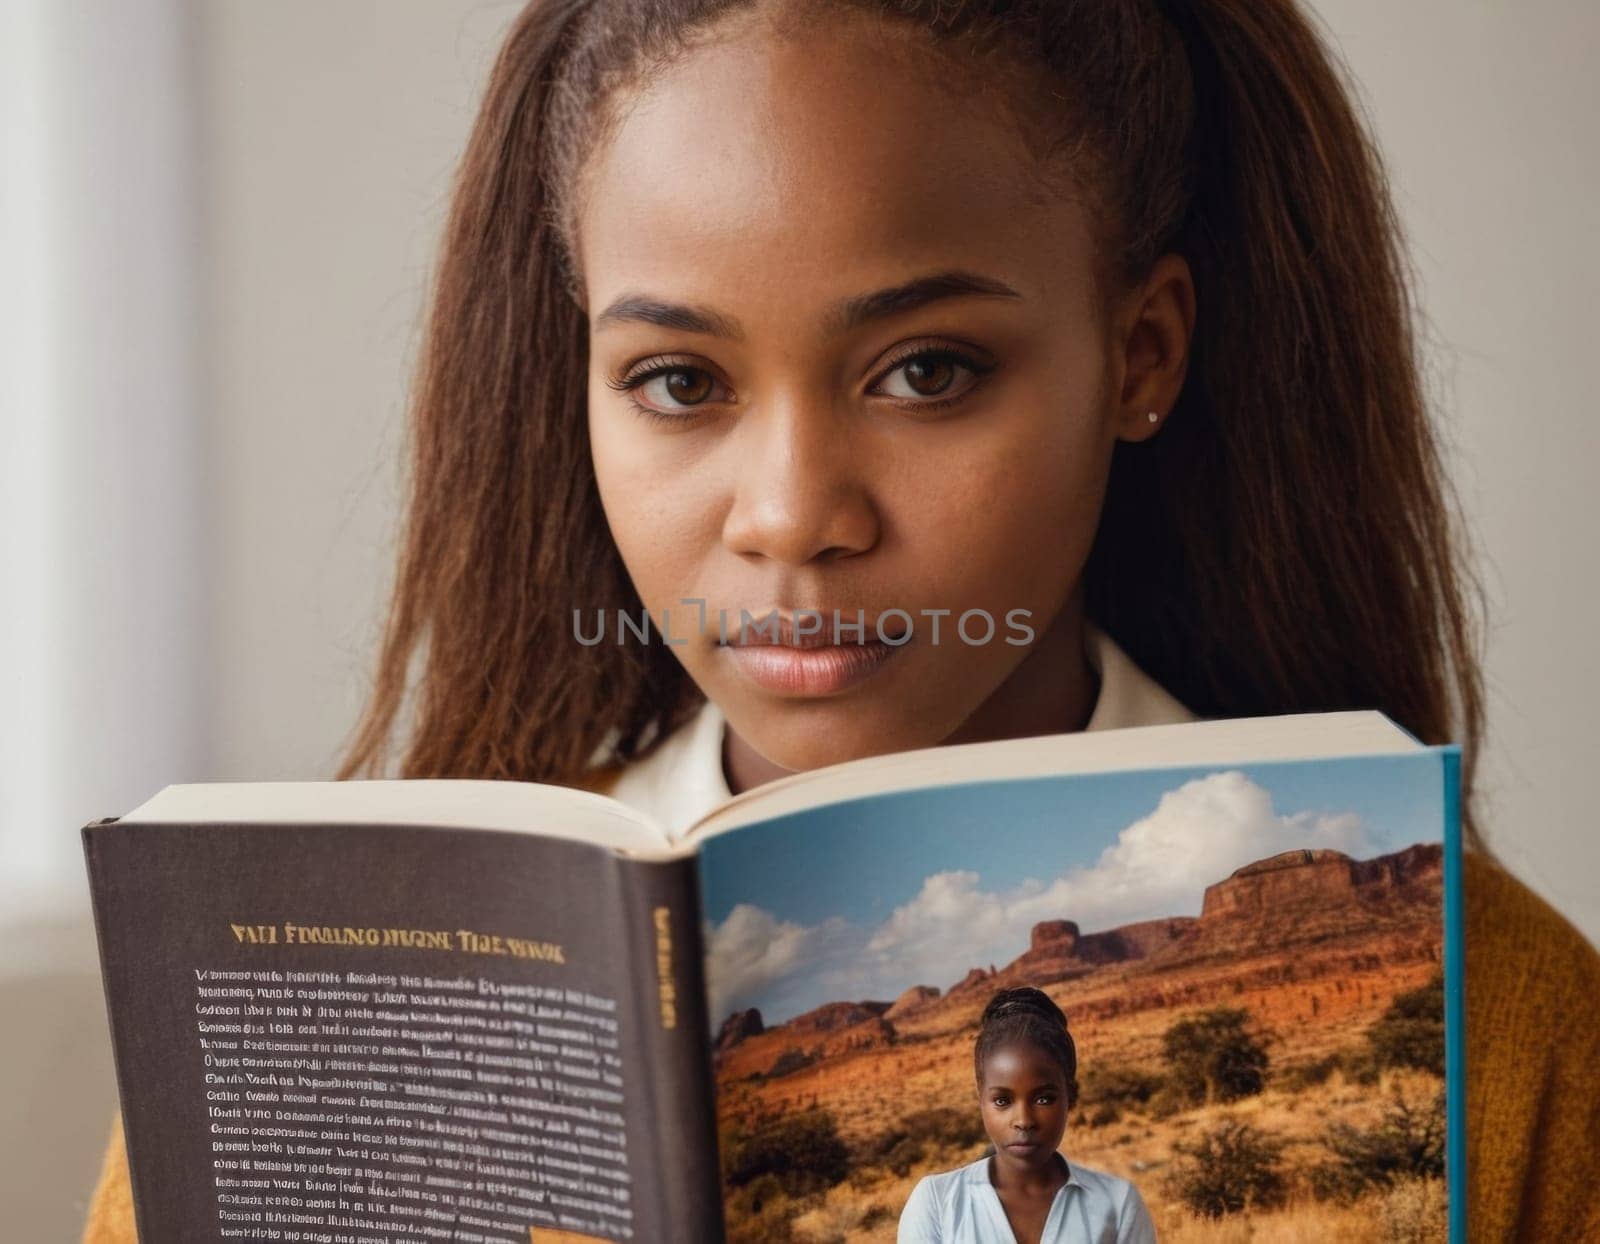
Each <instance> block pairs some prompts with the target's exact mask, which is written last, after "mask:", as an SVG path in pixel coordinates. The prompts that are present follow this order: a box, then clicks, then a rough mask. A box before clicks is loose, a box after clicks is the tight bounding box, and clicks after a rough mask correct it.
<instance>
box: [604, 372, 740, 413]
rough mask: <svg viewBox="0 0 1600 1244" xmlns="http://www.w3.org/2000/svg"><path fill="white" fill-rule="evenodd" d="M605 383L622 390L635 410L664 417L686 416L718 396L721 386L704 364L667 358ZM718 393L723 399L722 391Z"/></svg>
mask: <svg viewBox="0 0 1600 1244" xmlns="http://www.w3.org/2000/svg"><path fill="white" fill-rule="evenodd" d="M607 383H608V384H610V385H611V387H612V388H614V389H620V390H622V391H624V392H626V393H627V394H628V395H629V396H630V398H631V399H632V401H633V404H634V405H635V406H636V407H637V408H638V409H639V410H641V411H643V412H644V413H646V414H649V415H654V416H659V417H661V418H664V419H672V418H687V417H688V416H689V415H690V414H692V413H695V407H697V406H702V405H705V404H706V403H707V402H713V401H716V400H718V396H719V390H722V388H723V387H722V386H721V385H720V384H718V382H717V380H716V378H715V377H714V376H712V375H711V373H710V372H708V371H706V369H705V368H703V367H689V366H687V365H684V364H675V363H671V362H662V363H658V364H656V365H655V366H654V367H649V368H646V369H645V370H643V371H640V372H638V373H636V374H635V375H633V376H630V377H628V378H627V379H625V380H619V381H608V382H607ZM721 397H722V399H723V400H726V398H727V394H726V392H725V391H724V392H722V394H721Z"/></svg>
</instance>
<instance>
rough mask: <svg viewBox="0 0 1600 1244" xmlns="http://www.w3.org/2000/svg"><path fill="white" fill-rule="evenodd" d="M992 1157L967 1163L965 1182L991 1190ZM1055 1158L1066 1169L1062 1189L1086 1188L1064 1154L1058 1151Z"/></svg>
mask: <svg viewBox="0 0 1600 1244" xmlns="http://www.w3.org/2000/svg"><path fill="white" fill-rule="evenodd" d="M993 1156H994V1155H993V1154H992V1153H986V1154H984V1155H983V1156H982V1157H981V1158H979V1159H978V1160H977V1161H976V1162H971V1163H968V1165H967V1169H966V1181H967V1182H968V1183H972V1184H987V1185H988V1186H989V1187H991V1188H992V1187H994V1181H993V1180H991V1179H990V1178H989V1159H990V1158H991V1157H993ZM1056 1157H1057V1158H1059V1159H1060V1160H1061V1165H1062V1166H1064V1167H1066V1170H1067V1181H1066V1183H1064V1184H1062V1185H1061V1186H1062V1187H1064V1188H1087V1187H1088V1185H1087V1184H1085V1183H1084V1182H1083V1180H1081V1179H1079V1178H1078V1170H1077V1167H1075V1166H1073V1165H1072V1163H1071V1162H1069V1161H1067V1159H1066V1155H1065V1154H1063V1153H1061V1152H1059V1151H1058V1152H1057V1153H1056Z"/></svg>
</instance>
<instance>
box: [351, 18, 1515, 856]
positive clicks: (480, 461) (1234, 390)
mask: <svg viewBox="0 0 1600 1244" xmlns="http://www.w3.org/2000/svg"><path fill="white" fill-rule="evenodd" d="M760 2H761V0H535V2H534V3H532V4H530V5H529V6H528V7H527V9H526V10H525V11H524V12H523V13H522V14H521V16H520V17H519V18H518V20H517V21H516V23H515V24H514V26H513V27H512V29H511V31H510V34H509V35H508V37H507V39H506V42H505V45H504V47H503V48H502V50H501V52H500V55H499V58H498V60H497V62H496V64H495V67H494V70H493V73H492V75H491V77H490V81H489V85H488V90H487V94H486V96H485V98H484V102H483V106H482V110H481V112H480V113H479V115H478V118H477V121H476V124H475V125H474V127H473V131H472V136H471V140H470V142H469V144H468V147H467V151H466V155H465V158H464V160H463V162H462V165H461V168H460V171H459V174H458V178H457V182H456V187H455V193H454V200H453V206H452V211H451V214H450V219H449V225H448V228H447V232H446V236H445V240H444V245H443V250H442V255H441V258H440V261H439V265H438V271H437V277H436V286H435V290H434V294H433V305H432V314H431V320H430V327H429V331H428V335H427V338H426V343H425V348H424V353H423V356H422V360H421V365H420V371H419V376H418V382H417V385H416V390H415V403H414V407H413V412H412V436H413V451H412V456H411V477H410V484H409V507H408V512H407V517H406V524H405V531H404V536H403V539H402V542H401V551H400V557H399V565H398V571H397V578H396V582H395V585H394V592H393V598H392V604H391V609H390V614H389V618H388V623H387V627H386V630H385V634H384V638H383V643H382V650H381V653H380V656H379V659H378V667H377V677H376V685H375V687H374V689H373V693H372V696H371V699H370V702H369V704H368V707H367V710H366V712H365V714H364V716H363V718H362V720H361V721H360V723H359V724H358V726H357V729H356V732H355V734H354V737H353V741H352V744H351V746H350V749H349V753H348V756H347V758H346V760H345V762H344V765H343V767H342V769H341V771H340V776H341V777H349V776H352V775H355V774H358V773H368V774H376V773H380V772H382V771H383V769H384V764H385V757H386V755H387V753H388V752H389V751H390V749H391V747H392V745H393V736H394V735H395V733H396V729H397V726H398V725H399V723H400V722H401V721H402V719H405V720H407V721H408V723H409V725H410V727H411V729H410V735H409V738H408V740H407V741H406V744H405V750H404V757H403V761H402V763H401V766H400V771H401V773H402V774H404V775H406V776H415V777H437V776H451V777H492V778H521V779H529V780H535V781H547V782H564V783H579V784H581V783H584V782H585V781H586V780H587V777H586V775H588V774H590V773H591V772H592V765H593V763H594V762H595V760H596V759H597V758H605V759H610V760H613V761H625V760H628V759H631V758H633V757H635V756H637V755H640V754H642V753H643V752H645V751H647V750H648V749H649V748H650V747H651V746H652V745H653V743H654V742H655V741H656V740H657V739H659V738H660V737H662V736H664V735H665V734H666V733H667V732H669V731H670V730H671V729H673V728H674V727H675V726H676V725H677V724H678V723H679V722H680V721H681V720H683V719H684V718H685V717H686V716H687V715H688V714H689V713H690V712H692V711H693V709H694V708H695V707H696V705H697V704H698V703H699V700H700V696H699V692H698V691H697V690H696V688H695V687H694V685H693V683H692V682H690V681H689V679H688V678H687V676H686V675H685V674H684V672H683V670H682V667H681V666H680V665H679V664H678V662H677V661H676V659H675V658H674V657H673V656H672V655H671V653H670V651H669V650H668V649H667V648H666V647H665V646H664V645H661V644H656V643H652V644H648V645H646V644H638V643H628V644H603V645H599V646H595V647H584V646H581V645H579V644H577V643H576V642H574V640H573V638H572V629H571V619H572V612H571V611H572V610H574V609H582V610H584V611H585V616H592V614H591V613H590V612H589V611H591V610H595V609H603V610H605V611H606V616H615V611H616V610H619V609H621V610H624V611H626V612H627V613H628V614H630V615H631V616H634V617H639V616H641V614H642V606H641V603H640V601H639V599H638V597H637V595H636V594H635V592H634V591H633V588H632V586H631V584H630V582H629V579H628V576H627V574H626V571H625V570H624V568H623V566H622V563H621V559H620V557H619V556H618V553H617V550H616V548H615V545H614V544H613V542H612V540H611V538H610V535H609V533H608V530H607V527H606V523H605V518H604V514H603V512H602V510H601V507H600V503H599V499H598V494H597V491H596V487H595V481H594V474H593V468H592V464H591V462H590V458H589V448H588V440H587V431H586V419H585V404H586V391H585V384H586V372H587V367H588V342H587V326H586V320H585V316H584V311H583V309H582V307H581V280H579V278H578V275H577V273H576V272H575V264H574V255H575V247H574V246H573V244H572V219H573V216H572V204H573V202H574V197H575V195H576V194H577V185H578V181H579V178H580V176H581V169H582V165H583V157H584V153H585V151H586V150H588V149H589V146H590V144H592V143H593V142H594V141H596V139H597V136H598V135H599V134H600V133H602V131H603V127H604V125H605V124H606V122H607V116H608V114H607V111H606V110H607V105H608V104H609V103H611V102H612V101H614V100H615V99H616V98H618V93H619V92H622V91H626V90H628V89H629V88H630V87H631V86H633V85H636V84H638V83H639V82H640V81H642V79H643V75H645V74H647V73H650V72H652V71H654V70H655V69H658V68H659V67H660V66H662V65H664V64H666V63H669V62H670V60H671V58H672V57H673V56H675V55H680V54H682V53H683V51H684V49H686V48H688V47H689V46H691V43H692V41H693V40H694V39H696V38H697V37H702V36H704V35H705V34H706V33H708V32H710V31H711V30H712V29H713V28H714V26H715V25H716V23H717V22H718V21H719V20H720V19H721V18H723V17H724V16H726V15H728V14H731V13H734V12H736V11H742V10H745V9H749V8H752V7H754V6H755V4H758V3H760ZM835 3H836V5H838V7H840V8H854V9H865V10H870V11H873V12H876V13H878V14H880V15H883V16H887V17H889V18H891V19H894V20H896V21H898V22H900V23H903V24H906V25H907V26H908V27H920V28H922V29H923V30H924V31H925V32H926V33H927V36H928V45H929V47H930V49H932V50H936V51H938V52H940V53H942V54H944V55H945V56H947V57H949V58H950V59H951V61H952V63H953V64H957V65H959V66H960V67H962V68H963V70H965V71H967V72H968V73H976V74H977V75H979V76H980V78H981V77H982V76H983V75H985V74H987V75H988V77H989V78H990V79H991V80H992V81H994V82H996V83H1004V84H1007V89H1008V91H1009V92H1011V93H1012V94H1011V95H1009V96H1008V98H1011V102H1012V103H1013V104H1014V105H1015V109H1014V110H1015V113H1016V115H1017V116H1018V118H1019V119H1021V120H1022V121H1023V123H1024V124H1026V125H1028V126H1031V127H1037V129H1038V131H1039V132H1040V133H1041V134H1042V135H1043V136H1044V137H1045V139H1046V141H1047V143H1048V154H1051V155H1055V156H1060V157H1061V158H1063V159H1064V160H1066V161H1067V163H1068V166H1069V168H1070V170H1071V172H1072V173H1073V174H1074V177H1075V179H1076V180H1077V182H1078V183H1079V184H1080V185H1081V186H1082V187H1083V188H1084V189H1085V190H1086V191H1087V194H1088V197H1089V201H1090V202H1091V204H1092V206H1093V207H1094V209H1095V215H1096V219H1097V221H1098V223H1099V226H1100V230H1101V245H1102V251H1103V256H1102V268H1103V273H1102V278H1103V280H1104V281H1105V283H1106V285H1107V292H1110V289H1112V288H1116V287H1126V285H1127V283H1129V282H1131V281H1135V280H1137V279H1138V278H1139V276H1140V275H1141V274H1143V273H1144V272H1146V271H1148V269H1149V266H1150V265H1151V263H1152V262H1153V261H1154V260H1155V259H1156V258H1157V257H1158V256H1160V255H1161V254H1163V253H1165V252H1167V251H1170V250H1177V251H1179V252H1181V253H1182V254H1183V255H1184V256H1185V257H1186V258H1187V259H1188V261H1189V263H1190V266H1191V269H1192V271H1193V273H1194V277H1195V283H1196V289H1197V297H1198V318H1197V323H1196V329H1195V336H1194V341H1193V355H1192V358H1191V362H1190V369H1189V374H1188V378H1187V381H1186V384H1185V387H1184V390H1183V393H1182V395H1181V397H1180V399H1179V401H1178V403H1177V406H1176V408H1175V409H1174V410H1173V411H1172V413H1171V415H1170V417H1169V418H1168V419H1167V421H1166V426H1165V427H1164V428H1163V430H1162V432H1161V434H1160V435H1159V436H1156V437H1154V438H1152V439H1150V440H1149V441H1147V442H1144V443H1141V444H1132V443H1119V444H1118V446H1117V449H1116V452H1115V455H1114V458H1113V463H1112V470H1111V481H1110V489H1109V492H1108V495H1107V500H1106V503H1105V508H1104V511H1103V514H1102V518H1101V523H1100V528H1099V531H1098V535H1097V538H1096V543H1095V546H1094V550H1093V552H1092V554H1091V556H1090V559H1089V563H1088V566H1087V568H1086V571H1085V575H1086V581H1085V591H1086V601H1087V608H1088V612H1089V616H1091V617H1092V618H1094V619H1095V620H1096V621H1097V622H1098V623H1099V624H1100V625H1101V626H1103V627H1104V628H1105V629H1106V630H1107V631H1108V632H1109V633H1110V634H1112V635H1113V636H1115V638H1116V639H1117V640H1118V642H1119V643H1121V644H1122V646H1123V647H1124V648H1126V649H1127V651H1128V652H1129V654H1130V655H1131V656H1132V657H1133V659H1134V660H1135V661H1137V662H1138V663H1139V664H1140V665H1142V666H1143V667H1144V668H1145V669H1146V670H1147V671H1148V672H1149V673H1150V674H1151V675H1152V676H1153V677H1154V678H1156V679H1157V680H1158V681H1159V682H1161V683H1162V684H1163V685H1165V686H1166V687H1167V688H1168V689H1170V690H1171V691H1172V693H1173V694H1174V695H1176V696H1177V697H1178V699H1180V700H1181V701H1183V702H1184V703H1185V704H1186V705H1188V706H1189V707H1190V708H1191V709H1192V710H1194V711H1195V712H1196V713H1198V714H1200V715H1201V716H1203V717H1221V716H1249V715H1260V714H1274V713H1289V712H1304V711H1315V710H1334V709H1349V708H1379V709H1382V710H1383V711H1384V712H1386V713H1387V714H1389V716H1391V717H1392V718H1394V719H1395V720H1396V721H1397V722H1399V723H1400V724H1401V725H1403V726H1404V727H1406V728H1407V729H1408V730H1410V731H1411V732H1412V733H1413V734H1415V735H1416V736H1417V737H1418V738H1420V739H1421V740H1422V741H1424V742H1426V743H1443V742H1451V741H1453V742H1459V743H1461V744H1462V747H1463V756H1464V764H1463V779H1464V784H1465V788H1466V792H1467V795H1468V798H1467V799H1466V800H1465V801H1464V804H1465V806H1466V807H1467V808H1468V809H1469V815H1468V818H1467V819H1468V837H1469V841H1472V842H1474V844H1477V834H1476V831H1475V828H1474V818H1473V817H1472V816H1471V814H1470V808H1471V798H1470V795H1471V790H1472V786H1473V776H1474V773H1475V770H1476V761H1477V757H1478V752H1479V744H1480V741H1481V737H1482V731H1483V687H1482V676H1481V672H1480V664H1479V652H1478V642H1479V625H1480V617H1481V612H1482V588H1481V586H1480V584H1479V582H1478V580H1477V578H1476V576H1475V574H1474V573H1473V571H1472V566H1471V561H1470V559H1469V555H1468V550H1467V548H1466V547H1465V544H1464V542H1463V540H1464V532H1463V528H1462V525H1461V521H1460V517H1459V506H1458V504H1457V502H1456V499H1455V496H1454V494H1453V492H1452V490H1451V488H1450V485H1449V481H1448V479H1447V477H1446V475H1445V472H1444V470H1443V468H1442V465H1441V455H1440V450H1439V445H1438V443H1437V441H1436V439H1435V432H1434V429H1433V428H1432V426H1431V424H1430V421H1429V418H1428V411H1427V406H1426V402H1425V400H1424V395H1423V390H1422V385H1421V380H1420V367H1419V359H1418V354H1417V343H1416V338H1415V325H1414V315H1415V308H1414V307H1413V305H1412V302H1411V293H1410V271H1409V268H1408V266H1407V261H1406V257H1405V253H1404V250H1403V247H1402V242H1401V236H1400V230H1399V226H1398V222H1397V220H1396V218H1395V214H1394V208H1393V205H1392V203H1391V201H1390V197H1389V192H1388V187H1387V183H1386V180H1385V177H1384V173H1383V169H1382V164H1381V161H1380V158H1379V155H1378V153H1377V151H1376V149H1375V146H1374V144H1373V142H1372V140H1371V138H1370V137H1369V135H1368V133H1367V131H1366V129H1365V127H1364V125H1363V123H1362V120H1361V118H1360V117H1359V116H1358V115H1357V113H1356V110H1355V108H1354V107H1353V105H1352V102H1351V95H1350V92H1349V91H1348V89H1347V87H1346V85H1345V81H1344V78H1343V76H1342V73H1341V71H1340V69H1339V67H1338V66H1337V65H1336V63H1335V62H1334V60H1333V59H1332V57H1331V56H1330V53H1329V51H1328V49H1327V47H1326V46H1325V45H1324V43H1323V41H1322V40H1321V38H1320V37H1319V36H1318V34H1317V32H1316V30H1315V29H1314V28H1313V26H1312V25H1311V23H1310V22H1309V20H1308V19H1307V17H1306V16H1305V14H1304V13H1303V12H1302V11H1301V9H1300V8H1299V6H1298V5H1297V4H1296V3H1294V2H1293V0H1159V2H1158V0H835ZM766 7H769V8H770V7H772V6H771V5H767V6H766ZM806 7H807V10H808V12H809V13H810V14H811V15H812V18H813V20H814V18H815V12H816V5H815V4H811V5H808V6H806ZM1016 92H1021V93H1022V94H1021V95H1016V94H1015V93H1016ZM418 658H420V669H419V670H417V671H416V674H415V677H413V671H412V666H413V663H414V661H417V660H418ZM413 697H414V702H413Z"/></svg>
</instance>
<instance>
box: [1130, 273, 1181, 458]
mask: <svg viewBox="0 0 1600 1244" xmlns="http://www.w3.org/2000/svg"><path fill="white" fill-rule="evenodd" d="M1194 315H1195V293H1194V277H1193V276H1192V275H1191V273H1190V272H1189V263H1188V261H1187V260H1186V259H1184V257H1183V256H1182V255H1179V254H1176V253H1172V254H1166V255H1163V256H1161V258H1160V259H1158V260H1156V262H1155V263H1154V264H1152V265H1151V268H1150V274H1149V275H1148V276H1147V277H1146V278H1145V280H1144V281H1143V282H1142V283H1141V284H1140V285H1139V286H1138V287H1137V288H1136V289H1134V290H1133V291H1132V292H1131V293H1129V294H1128V296H1127V297H1126V299H1125V300H1124V301H1123V303H1122V305H1121V314H1120V315H1118V316H1117V317H1115V319H1114V321H1113V323H1114V325H1115V336H1114V337H1113V340H1112V342H1111V349H1112V360H1111V361H1112V364H1113V367H1114V369H1115V370H1114V372H1113V374H1114V375H1120V379H1121V383H1120V385H1119V390H1118V392H1117V393H1116V394H1115V396H1114V398H1113V401H1114V407H1113V410H1112V418H1113V423H1114V425H1115V428H1116V433H1117V438H1118V439H1119V440H1125V441H1147V440H1149V439H1150V438H1151V437H1152V436H1154V435H1155V434H1156V433H1157V432H1159V431H1160V430H1161V429H1162V427H1163V426H1164V425H1165V423H1166V419H1167V415H1168V413H1169V412H1170V411H1171V410H1172V407H1173V406H1174V405H1175V404H1176V403H1177V400H1178V394H1179V393H1180V392H1181V391H1182V389H1183V378H1184V376H1185V375H1186V374H1187V373H1188V370H1189V346H1190V341H1191V340H1192V338H1193V334H1194ZM1152 411H1154V412H1155V415H1156V418H1155V419H1153V420H1152V419H1151V418H1150V413H1151V412H1152Z"/></svg>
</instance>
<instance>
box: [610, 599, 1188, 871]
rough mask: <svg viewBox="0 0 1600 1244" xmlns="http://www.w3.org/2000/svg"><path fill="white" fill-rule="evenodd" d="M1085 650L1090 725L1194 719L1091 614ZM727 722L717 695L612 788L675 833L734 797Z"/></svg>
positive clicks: (617, 795)
mask: <svg viewBox="0 0 1600 1244" xmlns="http://www.w3.org/2000/svg"><path fill="white" fill-rule="evenodd" d="M1083 629H1084V655H1085V657H1086V658H1087V659H1088V661H1089V665H1090V667H1091V668H1093V669H1094V671H1095V672H1096V673H1097V674H1099V676H1100V692H1099V694H1098V695H1097V696H1096V698H1095V702H1094V711H1093V713H1091V714H1090V716H1089V722H1088V724H1087V725H1085V726H1084V729H1085V730H1115V729H1118V728H1120V727H1122V726H1156V725H1165V724H1168V723H1170V722H1180V721H1194V720H1195V715H1194V714H1193V713H1191V712H1190V711H1189V710H1188V709H1187V708H1185V707H1184V706H1183V705H1182V704H1180V703H1178V701H1177V700H1175V699H1173V697H1172V696H1171V695H1169V694H1168V693H1167V692H1166V691H1165V690H1164V689H1163V688H1162V687H1161V686H1160V685H1159V684H1158V683H1157V682H1156V681H1155V680H1154V679H1153V678H1151V677H1150V676H1149V675H1148V674H1146V673H1145V672H1144V671H1143V670H1142V669H1140V668H1139V667H1138V666H1137V665H1135V664H1134V663H1133V660H1132V658H1131V657H1129V656H1128V654H1127V653H1126V652H1124V651H1123V650H1122V648H1121V647H1120V646H1119V645H1118V644H1117V642H1116V641H1115V640H1114V639H1112V638H1111V636H1109V635H1107V634H1106V633H1105V632H1104V631H1102V630H1101V629H1100V628H1099V627H1098V626H1096V625H1095V624H1094V622H1092V621H1087V620H1086V621H1085V622H1084V628H1083ZM726 725H727V722H726V720H725V719H724V717H723V715H722V712H721V711H720V710H719V709H718V708H717V706H716V705H715V704H713V703H711V702H709V701H707V702H706V704H704V705H703V706H702V707H701V709H700V711H699V712H697V713H696V714H695V715H694V716H693V717H691V718H690V719H689V720H688V721H686V722H684V723H683V725H681V726H679V727H678V728H677V729H676V730H675V731H673V732H672V734H671V735H669V736H668V737H667V739H666V740H665V741H663V742H662V744H661V746H659V747H658V748H656V750H655V751H653V752H651V753H650V754H649V755H648V756H645V757H644V758H643V759H641V760H636V761H634V762H633V763H632V764H630V765H628V766H627V767H626V768H625V769H623V771H622V772H621V773H620V774H619V775H618V777H617V780H616V782H615V784H614V785H612V787H611V789H610V790H609V791H607V794H609V795H610V796H611V797H612V798H614V799H620V800H621V801H622V802H623V803H625V804H629V805H630V806H632V807H635V808H638V809H639V810H640V811H642V812H644V813H646V814H647V815H649V816H650V817H651V818H652V819H654V820H655V821H656V823H657V824H659V825H662V826H664V827H665V829H666V831H667V833H668V834H669V835H670V836H671V837H672V839H673V840H674V841H676V840H677V839H678V838H680V837H681V836H682V834H683V831H684V830H686V829H688V827H689V826H690V825H692V824H694V822H695V821H697V820H698V819H699V818H700V817H702V816H704V815H705V814H706V813H707V812H710V811H711V810H712V809H713V808H717V807H720V806H721V805H722V804H724V803H726V802H727V801H728V800H729V799H731V798H732V797H733V795H732V792H730V791H729V790H728V779H727V778H726V776H724V774H723V771H722V739H723V733H724V730H725V728H726Z"/></svg>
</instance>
